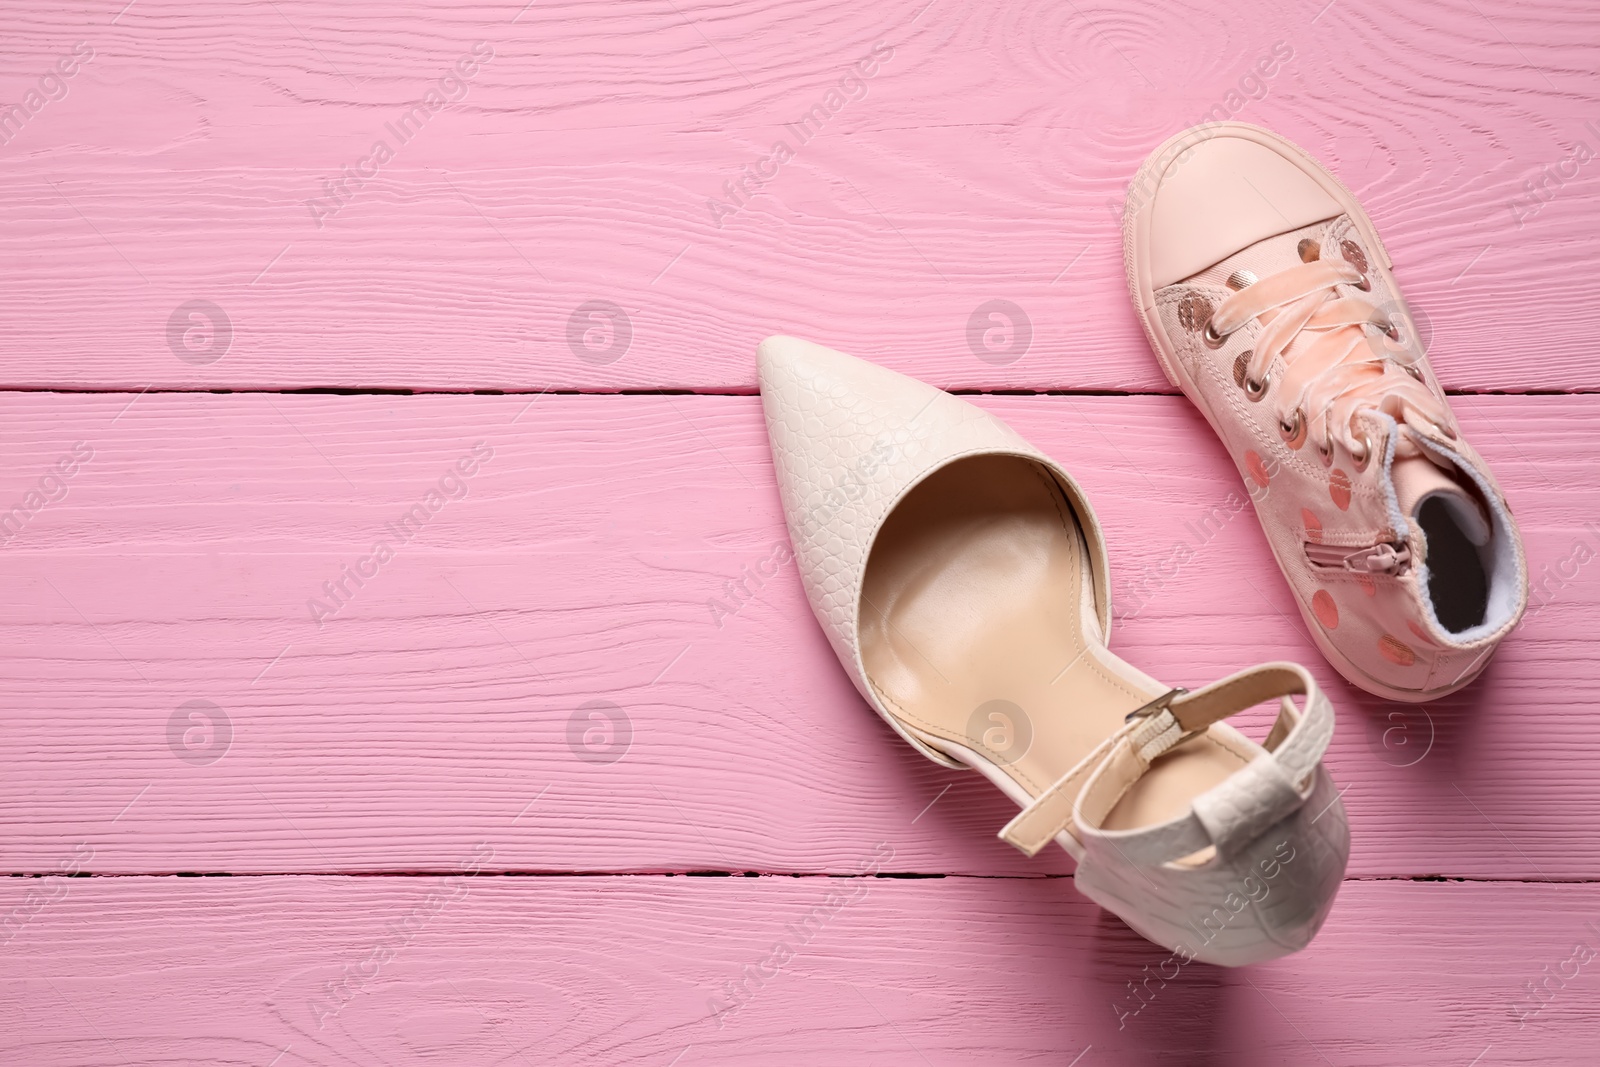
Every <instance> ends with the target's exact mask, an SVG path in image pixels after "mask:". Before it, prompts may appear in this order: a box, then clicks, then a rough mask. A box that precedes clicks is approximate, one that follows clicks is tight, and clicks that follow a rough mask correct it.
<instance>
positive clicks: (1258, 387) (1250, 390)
mask: <svg viewBox="0 0 1600 1067" xmlns="http://www.w3.org/2000/svg"><path fill="white" fill-rule="evenodd" d="M1271 384H1272V374H1271V373H1270V372H1269V373H1267V374H1263V375H1262V376H1261V380H1260V381H1259V382H1258V381H1256V380H1255V379H1254V378H1252V377H1250V376H1249V375H1245V379H1244V395H1245V396H1247V397H1249V398H1250V399H1251V400H1252V401H1259V400H1260V399H1261V398H1262V397H1264V396H1266V395H1267V386H1269V385H1271Z"/></svg>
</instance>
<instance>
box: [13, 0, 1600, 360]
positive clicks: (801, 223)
mask: <svg viewBox="0 0 1600 1067" xmlns="http://www.w3.org/2000/svg"><path fill="white" fill-rule="evenodd" d="M519 7H520V8H521V10H520V11H519V10H518V8H519ZM12 8H13V10H12V11H11V12H10V13H9V14H8V33H7V35H6V41H5V42H4V44H3V45H0V48H3V54H4V57H5V59H6V63H5V68H6V74H5V76H4V78H3V79H0V99H5V100H11V101H18V102H24V103H26V102H28V101H29V100H34V101H36V102H37V103H38V107H37V109H36V112H35V113H33V114H32V115H31V116H29V117H27V118H26V120H25V121H24V122H23V123H22V124H21V127H20V129H16V130H15V134H14V136H8V137H7V138H6V143H4V144H0V159H3V163H4V166H3V167H0V211H3V212H4V215H5V218H6V220H7V225H6V227H5V229H4V231H3V233H0V272H3V277H4V280H5V285H6V290H7V294H8V301H7V311H6V316H5V325H6V329H5V332H4V335H3V345H4V355H5V359H4V367H5V370H4V372H3V376H4V382H5V383H6V384H9V385H46V384H48V385H69V386H84V385H107V384H111V385H117V386H124V387H129V388H133V389H138V388H142V387H144V386H146V385H148V384H151V383H155V384H158V385H163V386H200V387H216V386H232V387H245V386H263V387H279V386H309V385H323V386H352V385H363V386H415V387H429V388H443V389H467V388H474V387H495V388H525V389H540V388H545V387H551V388H581V389H587V390H609V389H619V388H636V387H661V386H667V385H671V386H681V387H689V388H696V389H716V390H748V389H750V388H752V387H753V384H754V382H753V367H752V363H751V360H750V352H751V350H752V347H753V345H754V344H755V342H756V341H757V340H759V339H760V338H761V337H763V336H765V335H767V334H770V333H773V332H779V331H790V332H800V333H804V334H806V335H809V336H815V337H817V338H819V339H822V340H825V341H829V342H832V343H834V344H836V345H838V346H840V347H843V348H846V349H848V350H854V351H859V352H862V353H873V354H877V355H878V356H879V357H880V358H883V359H885V360H886V361H888V362H890V363H892V364H893V365H894V366H896V367H899V368H902V369H906V370H911V371H915V372H918V373H920V374H922V375H923V376H925V377H927V378H929V379H931V380H934V381H936V382H938V383H940V384H943V385H946V386H952V387H954V386H969V387H999V388H1042V387H1051V388H1090V389H1114V390H1122V389H1129V390H1160V391H1165V390H1166V389H1167V386H1166V383H1165V382H1164V381H1163V379H1162V378H1161V376H1160V373H1159V371H1158V370H1157V367H1156V364H1155V361H1154V360H1153V359H1152V358H1151V356H1150V354H1149V352H1148V351H1147V350H1146V346H1145V342H1144V340H1143V338H1142V336H1141V335H1140V334H1139V330H1138V327H1137V326H1136V325H1135V323H1134V320H1133V317H1132V315H1131V313H1130V312H1129V310H1128V308H1127V300H1126V296H1125V293H1124V289H1123V282H1122V269H1121V259H1120V254H1119V247H1120V244H1119V237H1118V231H1117V225H1116V221H1115V212H1116V208H1115V202H1116V200H1117V198H1119V197H1120V196H1121V194H1122V190H1123V186H1124V184H1125V182H1126V180H1127V179H1128V177H1129V176H1130V175H1131V174H1132V172H1133V170H1134V168H1135V167H1136V166H1137V164H1138V163H1139V161H1140V160H1141V159H1142V158H1143V157H1144V155H1145V154H1146V153H1147V152H1148V151H1149V150H1150V149H1151V148H1153V147H1154V146H1155V145H1156V144H1158V143H1159V142H1160V141H1162V140H1163V139H1164V138H1165V137H1167V136H1168V135H1169V134H1171V133H1173V132H1176V131H1177V130H1178V129H1180V128H1183V127H1185V126H1187V125H1189V124H1191V123H1193V122H1195V121H1197V120H1199V119H1200V118H1202V117H1203V116H1205V115H1207V114H1208V113H1209V114H1210V115H1211V116H1212V117H1219V116H1221V117H1233V118H1237V119H1240V120H1247V121H1252V122H1258V123H1262V124H1266V125H1270V126H1272V127H1274V128H1276V129H1279V130H1281V131H1282V132H1284V133H1285V134H1287V135H1289V136H1291V137H1293V138H1295V139H1297V140H1298V141H1300V142H1301V143H1303V144H1304V145H1305V146H1306V147H1308V148H1309V149H1311V150H1312V151H1314V152H1316V153H1318V154H1319V155H1321V156H1322V157H1323V158H1325V159H1326V160H1328V161H1329V162H1330V163H1331V164H1333V165H1334V166H1335V167H1336V169H1337V170H1338V171H1339V173H1340V174H1341V175H1342V176H1343V178H1344V179H1345V180H1346V181H1347V182H1348V183H1349V184H1351V185H1352V186H1353V187H1354V188H1355V189H1356V190H1357V191H1358V193H1359V194H1360V195H1361V196H1362V197H1363V198H1364V199H1365V201H1366V203H1367V204H1368V205H1369V207H1370V208H1371V210H1372V212H1373V214H1374V215H1375V217H1376V218H1377V219H1378V220H1379V223H1380V225H1381V227H1382V230H1383V233H1384V234H1385V238H1386V240H1387V242H1388V244H1389V246H1390V248H1391V250H1392V251H1393V253H1394V255H1395V257H1396V260H1397V265H1398V272H1399V276H1400V278H1401V279H1402V281H1403V282H1404V283H1405V284H1406V286H1407V292H1408V294H1409V295H1410V297H1411V298H1412V299H1413V301H1414V303H1415V304H1416V306H1417V307H1418V308H1419V309H1420V310H1421V311H1422V312H1423V313H1424V314H1425V315H1426V316H1427V317H1428V318H1429V319H1430V320H1431V323H1432V331H1433V335H1434V344H1433V348H1434V355H1435V361H1436V363H1437V365H1438V368H1439V371H1440V373H1441V376H1442V377H1443V379H1444V380H1445V381H1446V382H1447V383H1449V384H1450V385H1452V386H1454V387H1458V388H1465V389H1502V390H1513V391H1518V390H1525V389H1530V388H1539V389H1579V388H1594V387H1596V386H1600V378H1597V375H1596V371H1595V369H1594V361H1593V359H1592V348H1593V343H1592V341H1593V338H1594V336H1595V335H1596V333H1597V331H1600V310H1597V305H1596V302H1595V301H1594V299H1593V297H1592V293H1591V289H1592V286H1591V285H1590V282H1589V278H1590V275H1591V274H1592V270H1591V263H1590V261H1591V259H1592V251H1593V249H1594V247H1595V246H1596V241H1597V239H1600V221H1597V220H1600V213H1597V207H1600V184H1597V183H1596V180H1595V175H1594V173H1593V170H1594V166H1595V164H1593V163H1589V162H1579V161H1577V160H1576V157H1575V153H1578V152H1579V147H1578V146H1579V144H1580V143H1581V144H1582V145H1583V146H1584V151H1587V152H1593V151H1595V150H1597V149H1600V139H1597V138H1600V132H1597V131H1600V125H1593V124H1600V81H1597V75H1596V73H1595V71H1596V66H1595V63H1594V57H1595V55H1596V49H1597V46H1600V17H1597V16H1596V13H1595V11H1594V8H1593V5H1592V4H1590V3H1587V2H1584V0H1564V2H1559V3H1542V4H1539V5H1537V6H1534V7H1526V6H1524V7H1505V6H1501V7H1499V8H1496V9H1493V10H1488V9H1484V8H1482V6H1481V5H1477V4H1474V3H1472V2H1471V0H1431V2H1426V3H1417V4H1408V5H1404V6H1403V8H1402V9H1400V10H1396V9H1395V7H1394V5H1392V4H1387V3H1383V2H1381V0H1340V2H1339V3H1338V4H1337V6H1334V7H1331V8H1323V5H1321V4H1306V3H1301V2H1290V0H1262V2H1257V3H1251V4H1244V5H1241V4H1237V3H1224V2H1222V0H1201V2H1199V3H1193V4H1187V5H1182V6H1181V7H1180V6H1174V5H1158V6H1155V7H1152V6H1150V5H1147V4H1138V3H1132V2H1129V0H1118V2H1090V3H1083V4H1067V5H1060V4H1053V3H1045V2H1033V3H1027V4H1022V5H1015V4H1014V5H1005V6H1003V7H990V6H985V5H961V4H950V5H943V4H937V5H933V6H928V5H927V4H926V3H925V0H896V2H895V3H893V4H891V5H889V6H887V7H885V6H882V5H871V4H859V3H851V2H846V0H804V2H791V3H786V4H777V3H737V4H736V3H720V4H714V3H708V2H692V3H681V4H660V5H651V4H646V5H626V6H623V7H618V8H608V9H606V10H604V11H597V10H595V9H594V8H592V7H591V6H589V5H583V6H578V5H573V4H560V3H557V4H535V5H529V6H526V7H523V6H522V5H520V4H519V3H517V2H515V0H513V2H510V3H506V4H491V5H467V6H460V5H457V6H451V5H439V4H434V5H421V4H401V5H395V4H383V5H375V4H370V3H367V4H342V5H331V6H330V5H325V4H312V3H307V2H304V0H284V2H283V3H277V4H264V5H249V6H244V7H241V6H239V5H234V4H219V3H194V2H190V0H182V2H180V0H139V2H138V3H137V4H134V5H131V6H128V7H127V8H126V9H124V10H122V11H121V12H120V13H119V11H118V9H119V8H123V4H122V2H121V0H106V2H97V3H94V4H84V3H71V4H57V5H12ZM80 41H81V42H84V43H85V47H86V48H87V49H89V50H91V51H92V59H90V60H89V61H88V62H87V63H83V64H81V66H80V65H78V64H77V61H76V60H69V61H68V65H69V66H73V67H74V69H75V70H76V73H75V74H74V75H73V76H72V77H71V78H70V79H68V80H66V81H64V82H60V83H58V82H56V81H54V80H51V81H48V82H46V83H45V85H44V87H43V88H42V89H41V87H40V79H41V77H45V76H47V75H49V72H50V71H51V70H52V69H53V68H54V65H55V64H56V62H57V61H58V60H59V59H62V57H70V56H71V55H72V53H73V50H74V48H75V47H76V45H77V42H80ZM479 41H482V42H485V47H487V48H492V50H493V56H492V58H491V59H490V60H488V61H487V62H486V63H481V64H478V63H477V61H476V60H474V59H472V57H471V52H472V49H473V47H474V43H475V42H479ZM876 42H883V47H884V49H892V53H893V54H892V55H890V56H887V57H886V58H880V61H879V62H878V63H877V65H876V66H875V67H874V68H873V71H874V72H873V74H872V76H871V77H870V78H867V79H865V80H864V81H860V82H854V81H851V82H846V83H845V90H846V91H848V93H849V94H851V95H852V96H853V97H855V98H854V99H847V98H846V97H845V96H836V97H833V98H832V99H831V101H830V98H829V97H828V93H829V92H830V91H838V90H837V87H838V85H839V83H840V81H841V79H842V78H844V77H845V76H846V75H847V74H848V73H849V69H850V68H851V66H852V65H853V64H856V63H858V62H860V61H862V60H863V59H864V58H865V57H867V56H868V55H869V54H870V52H871V50H872V49H873V48H874V46H875V43H876ZM1275 48H1277V49H1279V50H1280V51H1281V52H1282V53H1283V54H1289V53H1292V58H1291V59H1290V60H1289V61H1288V62H1287V63H1283V64H1278V63H1275V62H1274V61H1273V59H1272V55H1273V51H1274V49H1275ZM464 56H465V57H468V58H467V60H466V65H465V66H464V67H462V68H461V69H469V68H473V69H474V73H472V75H471V77H470V78H468V79H467V80H466V83H465V85H466V87H465V88H464V89H463V88H457V85H458V82H457V81H449V82H446V83H445V84H444V90H445V92H446V93H447V94H449V95H451V96H457V97H459V99H458V100H457V101H456V102H454V103H451V104H449V105H448V106H447V107H444V108H443V109H441V110H439V111H437V112H428V113H427V122H426V123H425V124H422V125H421V127H420V129H419V130H417V131H415V132H414V133H413V134H411V135H408V136H407V137H406V138H405V140H404V141H403V143H402V140H401V138H400V137H398V136H396V135H395V134H394V133H393V132H392V131H391V129H390V127H391V126H394V125H395V124H396V123H398V122H400V121H401V118H402V116H403V115H404V114H406V113H407V111H408V109H409V108H410V107H411V106H412V105H413V104H414V103H415V102H417V101H419V100H422V99H425V94H426V93H427V92H428V91H429V90H430V88H431V87H435V86H437V85H438V84H439V82H440V79H441V78H444V77H446V76H448V75H449V74H450V72H451V71H452V70H455V69H457V64H458V63H460V62H462V57H464ZM474 64H476V66H475V67H474ZM1258 64H1261V66H1260V67H1259V69H1260V70H1270V74H1268V75H1266V76H1261V75H1259V73H1258ZM50 77H52V78H53V77H54V76H53V75H50ZM62 91H64V92H65V96H64V97H63V98H60V99H49V98H48V97H49V96H56V95H59V93H60V92H62ZM30 92H34V93H38V94H41V95H37V96H35V97H29V96H28V93H30ZM463 94H464V95H463ZM819 103H820V104H822V105H824V108H825V109H828V110H831V109H832V108H833V107H834V104H835V103H836V104H837V112H836V113H835V114H832V115H831V116H830V117H829V118H828V120H827V123H826V125H825V126H824V127H823V128H822V129H821V132H819V133H816V134H815V135H814V136H811V137H809V139H807V140H806V141H805V142H804V143H800V139H799V137H798V136H796V135H795V134H793V133H792V132H791V130H790V129H789V124H792V123H795V122H796V121H797V120H798V119H799V118H800V117H801V116H803V115H804V114H806V113H807V112H808V109H810V108H811V107H813V105H817V104H819ZM6 132H7V133H8V134H10V133H11V130H10V129H8V130H7V131H6ZM780 139H785V140H786V141H787V142H791V147H793V148H794V149H795V151H796V155H795V158H793V159H790V160H787V161H786V162H784V164H783V165H782V166H781V168H778V169H777V170H776V171H775V173H773V172H772V167H771V166H769V165H768V160H769V159H770V158H771V157H772V156H773V154H774V145H775V143H776V142H777V141H778V140H780ZM379 140H384V141H385V143H386V145H387V146H388V147H389V149H390V150H391V151H392V153H393V158H391V159H388V160H387V161H384V160H382V159H380V158H379V155H378V154H375V152H374V145H375V142H377V141H379ZM758 163H759V164H761V166H762V167H763V168H764V169H765V170H766V171H767V172H769V173H773V176H772V177H770V179H769V180H768V181H767V182H766V183H765V184H764V185H762V186H761V187H760V189H759V191H757V192H755V193H753V194H752V195H751V196H750V197H748V198H745V197H743V196H741V197H740V199H741V200H746V199H747V203H745V204H744V205H743V206H741V207H740V208H739V210H737V211H736V212H735V213H733V214H731V215H724V214H723V213H722V212H720V211H714V210H713V209H712V208H710V207H708V204H709V203H710V202H711V201H712V199H713V198H716V197H721V198H723V200H724V201H728V200H729V195H728V194H727V193H726V192H725V191H724V183H725V182H731V181H734V180H737V179H739V178H740V177H741V176H742V175H744V174H745V172H746V168H747V167H750V166H755V165H756V164H758ZM347 167H360V168H361V169H363V170H364V171H366V172H368V173H370V174H371V175H372V176H371V177H370V178H367V179H366V180H365V182H364V184H361V185H360V187H359V188H358V189H357V188H354V187H352V188H350V189H349V195H348V197H347V198H346V199H345V200H344V202H343V203H342V206H340V208H339V210H338V211H337V213H336V214H333V215H331V216H330V217H323V218H320V219H317V218H314V212H313V210H312V208H311V207H308V204H310V203H312V202H316V201H319V200H320V201H325V202H326V203H325V204H324V206H323V207H319V208H317V212H318V213H325V212H326V211H327V209H328V208H329V207H330V206H331V205H332V204H333V203H334V201H333V200H332V199H330V195H331V194H330V193H329V192H328V188H327V187H326V186H325V185H324V182H325V181H332V180H335V179H341V180H342V178H343V175H344V173H345V168H347ZM1530 183H1534V184H1537V186H1538V188H1539V189H1540V193H1539V198H1538V199H1533V198H1532V197H1531V194H1530V193H1529V191H1528V190H1529V188H1530ZM319 221H320V222H321V225H320V227H319V225H318V222H319ZM719 223H720V225H719ZM993 300H1004V301H1009V302H1010V303H1011V304H1012V305H1015V306H1016V307H1017V308H1019V309H1020V311H1021V313H1022V314H1024V315H1025V316H1026V318H1027V322H1028V325H1029V328H1030V329H1031V341H1029V342H1028V343H1027V345H1026V346H1023V345H1021V343H1020V342H1019V343H1018V348H1019V349H1020V348H1022V347H1026V351H1025V354H1021V355H1019V356H1017V358H1015V359H1014V360H1013V359H1012V357H1011V355H1010V354H1009V353H1010V352H1011V349H1009V348H1007V349H1006V350H1005V351H1000V352H992V351H989V350H987V349H984V348H983V346H982V344H981V343H979V344H978V345H977V347H976V348H974V343H973V342H972V341H971V340H970V338H971V336H972V331H971V329H970V323H971V321H972V317H973V315H974V313H975V312H977V311H978V309H979V308H980V306H982V305H984V304H986V303H987V302H989V301H993ZM191 301H208V302H210V304H211V305H214V306H215V307H216V308H219V309H221V311H220V314H221V315H222V316H225V318H226V323H227V327H228V330H229V331H230V333H229V336H228V337H227V339H226V343H224V341H223V339H222V334H221V333H220V332H219V331H218V329H217V328H216V327H215V326H214V325H213V324H212V321H211V318H210V315H211V312H210V308H209V307H201V308H198V309H197V308H196V307H191V306H189V305H190V302H191ZM592 301H602V302H606V303H605V305H604V308H606V309H609V308H612V307H615V308H618V309H621V310H622V311H623V312H625V314H626V317H627V327H626V333H627V335H628V339H627V340H626V342H624V341H622V340H621V337H622V333H623V331H622V329H621V327H620V325H619V323H618V321H614V320H612V319H609V318H608V317H607V315H608V314H609V312H608V311H605V310H602V311H601V312H595V311H594V310H593V309H592V308H591V309H590V310H588V311H583V310H581V309H583V308H585V307H586V306H588V305H590V302H592ZM197 314H198V315H200V318H198V319H196V318H193V316H194V315H197ZM217 321H218V322H220V321H221V320H220V319H218V320H217ZM988 321H990V320H985V319H983V318H982V317H980V322H981V323H987V322H988ZM1019 321H1020V320H1019ZM573 338H575V339H576V340H573ZM996 343H1001V342H998V341H997V342H996ZM1004 343H1005V344H1006V345H1009V344H1010V342H1009V341H1007V342H1004ZM186 345H187V346H189V347H185V346H186ZM180 355H181V356H183V357H185V358H180ZM213 357H215V358H214V361H212V362H206V360H208V359H212V358H213ZM984 357H987V358H984ZM190 360H192V361H190Z"/></svg>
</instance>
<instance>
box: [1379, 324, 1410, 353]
mask: <svg viewBox="0 0 1600 1067" xmlns="http://www.w3.org/2000/svg"><path fill="white" fill-rule="evenodd" d="M1383 335H1384V336H1385V337H1387V338H1388V339H1389V340H1391V341H1393V342H1394V343H1395V344H1397V345H1400V346H1401V347H1402V348H1404V347H1405V342H1404V341H1402V340H1400V338H1401V337H1402V336H1403V335H1404V331H1402V330H1401V329H1400V324H1399V323H1398V322H1396V321H1395V320H1394V319H1393V318H1391V319H1390V320H1389V326H1388V328H1387V329H1385V330H1384V331H1383Z"/></svg>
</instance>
